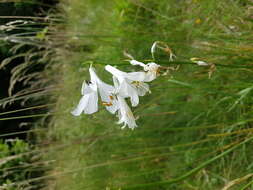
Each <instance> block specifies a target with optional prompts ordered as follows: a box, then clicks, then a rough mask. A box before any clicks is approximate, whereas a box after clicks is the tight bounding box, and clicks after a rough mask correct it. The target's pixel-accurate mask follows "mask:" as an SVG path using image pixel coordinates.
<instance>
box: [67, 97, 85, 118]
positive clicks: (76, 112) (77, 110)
mask: <svg viewBox="0 0 253 190" xmlns="http://www.w3.org/2000/svg"><path fill="white" fill-rule="evenodd" d="M88 101H89V95H84V96H83V97H82V98H81V100H80V101H79V103H78V105H77V107H76V108H75V109H74V110H73V111H72V112H71V114H72V115H74V116H79V115H81V113H82V112H83V110H84V109H85V107H86V106H87V104H88Z"/></svg>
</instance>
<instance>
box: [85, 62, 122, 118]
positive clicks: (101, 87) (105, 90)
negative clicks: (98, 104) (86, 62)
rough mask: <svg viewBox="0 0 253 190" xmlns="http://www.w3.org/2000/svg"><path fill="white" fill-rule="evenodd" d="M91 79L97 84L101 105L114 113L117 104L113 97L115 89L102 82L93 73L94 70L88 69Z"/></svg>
mask: <svg viewBox="0 0 253 190" xmlns="http://www.w3.org/2000/svg"><path fill="white" fill-rule="evenodd" d="M89 71H90V75H91V79H93V80H94V81H95V83H96V84H97V88H98V92H99V95H100V97H101V100H102V104H103V105H104V106H105V107H106V109H107V110H108V111H109V112H111V113H113V114H114V113H115V112H116V111H117V110H118V103H117V100H116V96H115V95H114V92H115V88H114V87H113V86H111V85H109V84H106V83H105V82H103V81H102V80H101V79H100V78H99V77H98V76H97V74H96V73H95V71H94V69H93V68H92V67H90V69H89Z"/></svg>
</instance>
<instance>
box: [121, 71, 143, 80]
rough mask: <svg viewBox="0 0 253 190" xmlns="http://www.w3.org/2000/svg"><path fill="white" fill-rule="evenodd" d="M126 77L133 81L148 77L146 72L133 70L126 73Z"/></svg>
mask: <svg viewBox="0 0 253 190" xmlns="http://www.w3.org/2000/svg"><path fill="white" fill-rule="evenodd" d="M125 78H127V79H129V80H132V81H144V80H145V78H146V73H145V72H131V73H127V74H126V75H125Z"/></svg>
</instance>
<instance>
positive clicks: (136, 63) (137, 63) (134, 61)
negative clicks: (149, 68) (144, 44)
mask: <svg viewBox="0 0 253 190" xmlns="http://www.w3.org/2000/svg"><path fill="white" fill-rule="evenodd" d="M130 64H131V65H139V66H141V67H143V68H144V67H146V65H145V64H144V63H142V62H139V61H136V60H131V61H130Z"/></svg>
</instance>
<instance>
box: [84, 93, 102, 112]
mask: <svg viewBox="0 0 253 190" xmlns="http://www.w3.org/2000/svg"><path fill="white" fill-rule="evenodd" d="M87 96H88V97H89V98H88V103H87V105H86V107H85V108H84V111H83V112H84V113H85V114H93V113H95V112H97V111H98V94H97V92H94V93H91V94H88V95H87Z"/></svg>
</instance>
